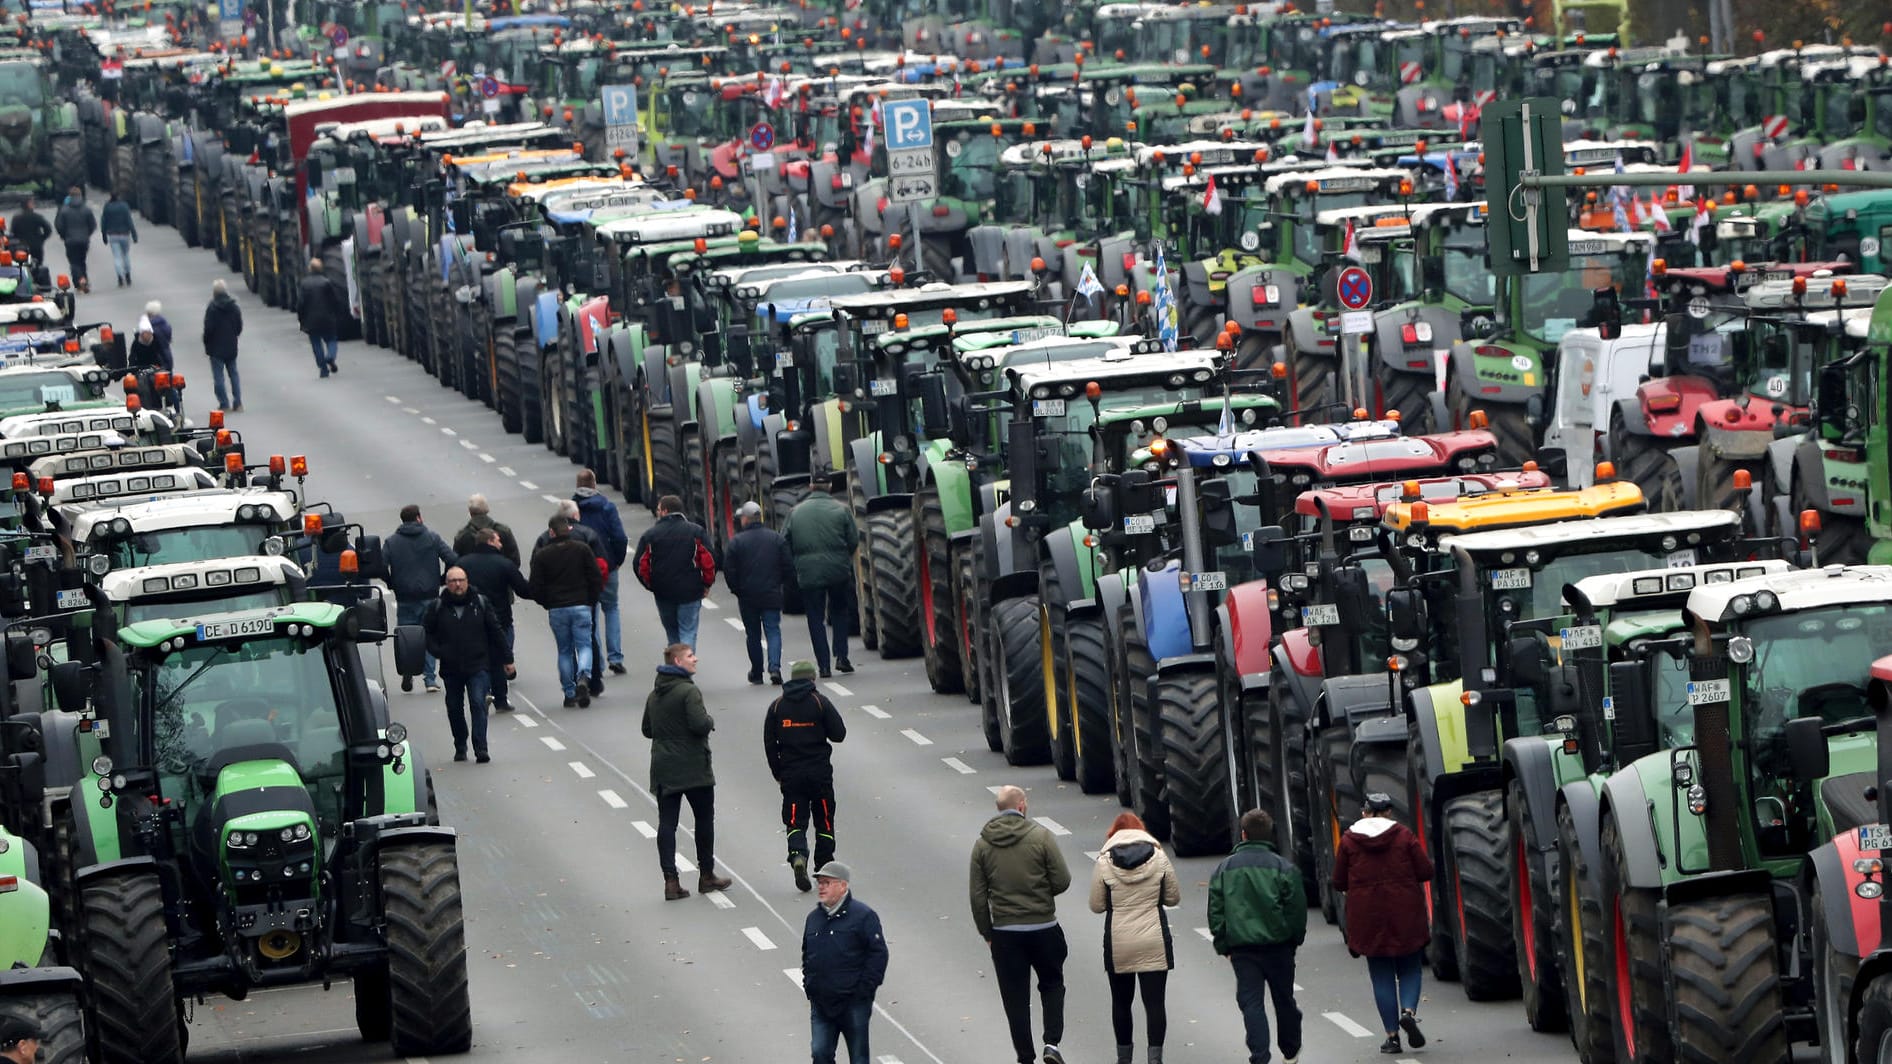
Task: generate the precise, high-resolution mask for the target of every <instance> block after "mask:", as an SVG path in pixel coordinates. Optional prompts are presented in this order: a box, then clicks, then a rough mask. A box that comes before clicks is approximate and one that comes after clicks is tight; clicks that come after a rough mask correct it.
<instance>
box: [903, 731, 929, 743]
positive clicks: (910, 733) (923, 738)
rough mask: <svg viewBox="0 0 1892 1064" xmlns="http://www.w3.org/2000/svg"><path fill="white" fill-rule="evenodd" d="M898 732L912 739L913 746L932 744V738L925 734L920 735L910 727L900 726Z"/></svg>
mask: <svg viewBox="0 0 1892 1064" xmlns="http://www.w3.org/2000/svg"><path fill="white" fill-rule="evenodd" d="M900 734H902V735H904V736H906V737H907V738H909V739H911V740H913V745H915V746H932V745H933V740H931V739H928V738H927V737H926V736H924V735H921V734H920V733H919V732H916V731H914V730H913V729H912V728H902V729H901V730H900Z"/></svg>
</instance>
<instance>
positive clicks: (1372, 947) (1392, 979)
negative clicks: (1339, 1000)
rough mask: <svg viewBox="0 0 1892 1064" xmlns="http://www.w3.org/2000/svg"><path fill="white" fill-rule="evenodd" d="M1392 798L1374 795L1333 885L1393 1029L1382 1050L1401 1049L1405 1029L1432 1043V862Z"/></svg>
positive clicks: (1411, 1040)
mask: <svg viewBox="0 0 1892 1064" xmlns="http://www.w3.org/2000/svg"><path fill="white" fill-rule="evenodd" d="M1392 811H1393V799H1392V796H1391V795H1387V794H1381V793H1377V792H1376V793H1373V794H1369V795H1367V796H1366V808H1365V809H1364V810H1363V811H1362V815H1361V817H1360V819H1359V820H1356V821H1354V823H1353V826H1352V827H1350V828H1348V829H1347V831H1346V834H1344V835H1342V836H1340V849H1339V851H1338V852H1337V853H1335V855H1334V873H1333V887H1334V889H1335V890H1337V891H1341V892H1342V893H1344V894H1346V896H1347V950H1348V952H1350V953H1352V954H1353V955H1354V956H1356V957H1365V958H1366V967H1367V972H1368V973H1369V974H1370V975H1371V976H1372V979H1373V1004H1374V1006H1375V1007H1377V1008H1378V1009H1379V1013H1380V1027H1381V1029H1382V1030H1384V1031H1385V1032H1386V1042H1385V1043H1384V1044H1383V1045H1381V1046H1380V1052H1382V1053H1398V1052H1400V1051H1401V1050H1400V1047H1399V1032H1400V1031H1402V1030H1403V1031H1405V1032H1406V1042H1407V1044H1408V1045H1410V1046H1412V1048H1414V1049H1418V1048H1419V1047H1420V1046H1423V1045H1425V1044H1426V1036H1425V1034H1424V1032H1422V1031H1421V1030H1420V1029H1419V993H1420V990H1421V988H1422V985H1423V973H1424V971H1425V950H1426V940H1427V939H1428V938H1429V937H1430V929H1429V928H1428V927H1427V926H1426V888H1425V885H1426V883H1427V882H1428V881H1430V880H1431V879H1432V861H1431V860H1430V859H1429V858H1427V857H1426V848H1425V844H1424V843H1421V842H1420V841H1419V837H1418V836H1417V835H1414V834H1413V833H1412V829H1410V828H1408V827H1407V826H1406V825H1404V824H1401V823H1400V822H1399V821H1397V820H1394V819H1393V818H1392V817H1391V816H1389V815H1388V814H1390V813H1391V812H1392Z"/></svg>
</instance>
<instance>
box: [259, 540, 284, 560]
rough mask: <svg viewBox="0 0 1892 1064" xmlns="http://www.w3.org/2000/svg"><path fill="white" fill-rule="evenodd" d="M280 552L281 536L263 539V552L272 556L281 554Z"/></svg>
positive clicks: (281, 550)
mask: <svg viewBox="0 0 1892 1064" xmlns="http://www.w3.org/2000/svg"><path fill="white" fill-rule="evenodd" d="M282 552H283V541H282V537H281V536H271V537H269V538H268V539H266V540H264V541H263V553H264V554H268V555H271V556H272V557H274V556H279V555H281V554H282Z"/></svg>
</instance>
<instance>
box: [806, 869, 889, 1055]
mask: <svg viewBox="0 0 1892 1064" xmlns="http://www.w3.org/2000/svg"><path fill="white" fill-rule="evenodd" d="M853 879H854V871H853V869H851V868H849V867H848V866H847V865H844V864H842V863H841V862H839V861H829V862H828V863H827V864H824V865H822V866H821V867H820V868H818V869H816V871H815V882H816V884H817V887H816V889H817V891H818V893H817V895H816V896H817V897H819V898H820V899H821V903H820V904H819V905H816V906H815V907H814V910H813V911H811V912H810V913H809V914H808V921H807V923H806V924H805V925H803V928H802V936H801V985H802V990H803V992H804V993H806V994H807V995H808V1022H809V1025H810V1027H811V1028H812V1029H813V1038H812V1039H811V1040H810V1041H811V1046H810V1048H811V1050H812V1053H813V1061H814V1064H834V1051H835V1048H836V1047H837V1046H838V1045H839V1044H840V1041H841V1039H842V1038H846V1039H847V1059H848V1064H870V1062H871V1061H872V1060H873V1059H874V1058H873V1057H872V1056H871V1055H870V1054H869V1053H868V1050H867V1026H868V1021H870V1020H872V1019H873V1018H874V992H875V991H876V990H878V989H880V984H881V982H882V981H883V980H885V979H886V978H887V940H886V938H885V937H884V936H883V935H882V934H881V932H880V915H879V914H878V913H876V912H874V910H872V909H870V908H868V907H867V903H866V902H864V901H861V900H860V899H858V898H856V897H854V893H853V890H852V881H853Z"/></svg>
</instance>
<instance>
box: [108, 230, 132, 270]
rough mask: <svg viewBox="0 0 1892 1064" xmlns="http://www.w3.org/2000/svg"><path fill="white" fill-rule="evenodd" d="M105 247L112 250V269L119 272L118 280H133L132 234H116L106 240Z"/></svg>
mask: <svg viewBox="0 0 1892 1064" xmlns="http://www.w3.org/2000/svg"><path fill="white" fill-rule="evenodd" d="M105 246H106V247H109V248H111V249H112V268H113V269H114V270H117V271H118V279H119V280H121V281H127V280H130V279H131V234H130V233H114V234H113V235H111V236H108V237H106V238H105Z"/></svg>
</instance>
